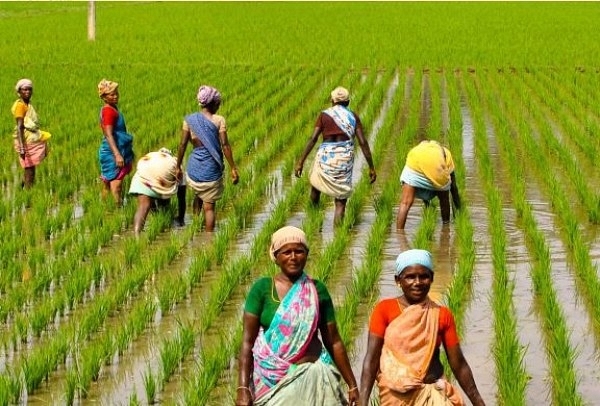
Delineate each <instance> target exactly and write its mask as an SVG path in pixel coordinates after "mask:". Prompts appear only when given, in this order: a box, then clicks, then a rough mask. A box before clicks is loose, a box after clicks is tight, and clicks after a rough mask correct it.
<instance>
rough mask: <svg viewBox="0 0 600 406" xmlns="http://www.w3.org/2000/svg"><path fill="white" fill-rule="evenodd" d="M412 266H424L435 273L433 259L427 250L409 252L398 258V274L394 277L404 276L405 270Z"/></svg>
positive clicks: (401, 254)
mask: <svg viewBox="0 0 600 406" xmlns="http://www.w3.org/2000/svg"><path fill="white" fill-rule="evenodd" d="M411 265H423V266H424V267H425V268H427V269H429V270H430V271H431V272H433V258H432V257H431V253H430V252H429V251H427V250H417V249H413V250H408V251H404V252H402V253H400V255H398V258H396V273H395V274H394V276H400V275H402V272H404V269H406V267H408V266H411Z"/></svg>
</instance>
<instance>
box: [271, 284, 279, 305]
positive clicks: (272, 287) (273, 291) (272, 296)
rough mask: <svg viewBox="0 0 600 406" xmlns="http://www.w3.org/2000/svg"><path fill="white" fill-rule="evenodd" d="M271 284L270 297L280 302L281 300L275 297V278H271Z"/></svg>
mask: <svg viewBox="0 0 600 406" xmlns="http://www.w3.org/2000/svg"><path fill="white" fill-rule="evenodd" d="M272 281H273V284H272V285H271V298H272V299H273V301H274V302H275V303H281V300H279V299H277V298H276V296H278V295H277V289H276V288H275V278H273V279H272Z"/></svg>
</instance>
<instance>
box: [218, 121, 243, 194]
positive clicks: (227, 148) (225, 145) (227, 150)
mask: <svg viewBox="0 0 600 406" xmlns="http://www.w3.org/2000/svg"><path fill="white" fill-rule="evenodd" d="M219 141H220V142H221V148H222V149H223V155H224V156H225V159H227V163H228V164H229V167H230V168H231V181H232V182H233V184H234V185H236V184H237V183H238V181H239V180H240V175H239V174H238V170H237V168H236V166H235V163H234V162H233V152H231V145H229V140H228V139H227V131H221V132H219Z"/></svg>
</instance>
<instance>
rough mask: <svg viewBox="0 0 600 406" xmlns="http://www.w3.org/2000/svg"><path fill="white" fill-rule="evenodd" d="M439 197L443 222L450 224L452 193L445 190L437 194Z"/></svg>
mask: <svg viewBox="0 0 600 406" xmlns="http://www.w3.org/2000/svg"><path fill="white" fill-rule="evenodd" d="M437 197H438V199H440V211H441V212H442V222H443V223H444V224H448V223H450V192H448V191H447V190H443V191H440V192H437Z"/></svg>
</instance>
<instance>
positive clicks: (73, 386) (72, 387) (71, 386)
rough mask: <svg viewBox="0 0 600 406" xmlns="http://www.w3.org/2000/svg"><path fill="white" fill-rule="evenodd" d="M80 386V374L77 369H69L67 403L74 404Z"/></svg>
mask: <svg viewBox="0 0 600 406" xmlns="http://www.w3.org/2000/svg"><path fill="white" fill-rule="evenodd" d="M78 388H79V375H78V374H77V371H75V370H72V369H70V370H68V371H67V373H66V375H65V403H66V404H67V405H73V404H74V403H75V397H76V396H77V393H78Z"/></svg>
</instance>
